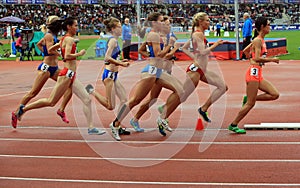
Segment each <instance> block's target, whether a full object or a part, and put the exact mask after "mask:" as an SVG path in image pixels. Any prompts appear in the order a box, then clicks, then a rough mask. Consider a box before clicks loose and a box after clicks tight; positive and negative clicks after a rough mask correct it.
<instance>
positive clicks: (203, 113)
mask: <svg viewBox="0 0 300 188" xmlns="http://www.w3.org/2000/svg"><path fill="white" fill-rule="evenodd" d="M198 112H199V114H200V115H201V116H202V117H203V119H204V120H205V121H206V122H208V123H210V122H211V120H210V119H209V118H208V115H207V112H203V111H202V109H201V107H200V108H199V109H198Z"/></svg>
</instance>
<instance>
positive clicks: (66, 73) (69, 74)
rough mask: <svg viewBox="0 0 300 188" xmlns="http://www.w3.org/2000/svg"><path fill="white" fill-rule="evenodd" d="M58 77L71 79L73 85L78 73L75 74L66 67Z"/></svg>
mask: <svg viewBox="0 0 300 188" xmlns="http://www.w3.org/2000/svg"><path fill="white" fill-rule="evenodd" d="M58 76H65V77H67V78H70V79H71V83H73V82H74V80H75V77H76V72H73V71H72V70H69V69H68V68H66V67H65V68H64V69H62V70H61V71H60V72H59V74H58Z"/></svg>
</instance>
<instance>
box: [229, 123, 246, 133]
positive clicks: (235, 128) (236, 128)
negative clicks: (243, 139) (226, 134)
mask: <svg viewBox="0 0 300 188" xmlns="http://www.w3.org/2000/svg"><path fill="white" fill-rule="evenodd" d="M228 130H230V131H233V132H235V133H237V134H246V130H245V129H240V128H238V127H237V126H231V125H229V127H228Z"/></svg>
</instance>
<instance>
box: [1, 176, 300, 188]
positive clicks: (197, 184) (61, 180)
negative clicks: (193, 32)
mask: <svg viewBox="0 0 300 188" xmlns="http://www.w3.org/2000/svg"><path fill="white" fill-rule="evenodd" d="M0 179H3V180H17V181H44V182H45V181H47V182H67V183H102V184H103V183H110V184H136V185H139V184H140V185H186V186H187V185H190V186H192V185H195V186H200V185H202V186H204V185H206V186H281V187H283V186H300V184H298V183H209V182H158V181H113V180H86V179H85V180H80V179H52V178H22V177H5V176H0Z"/></svg>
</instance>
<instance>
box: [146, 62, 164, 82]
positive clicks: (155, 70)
mask: <svg viewBox="0 0 300 188" xmlns="http://www.w3.org/2000/svg"><path fill="white" fill-rule="evenodd" d="M144 72H147V73H148V74H150V75H155V76H156V79H159V78H160V76H161V74H162V69H159V68H157V67H155V66H152V65H150V64H148V65H146V67H144V68H143V70H142V73H144Z"/></svg>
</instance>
